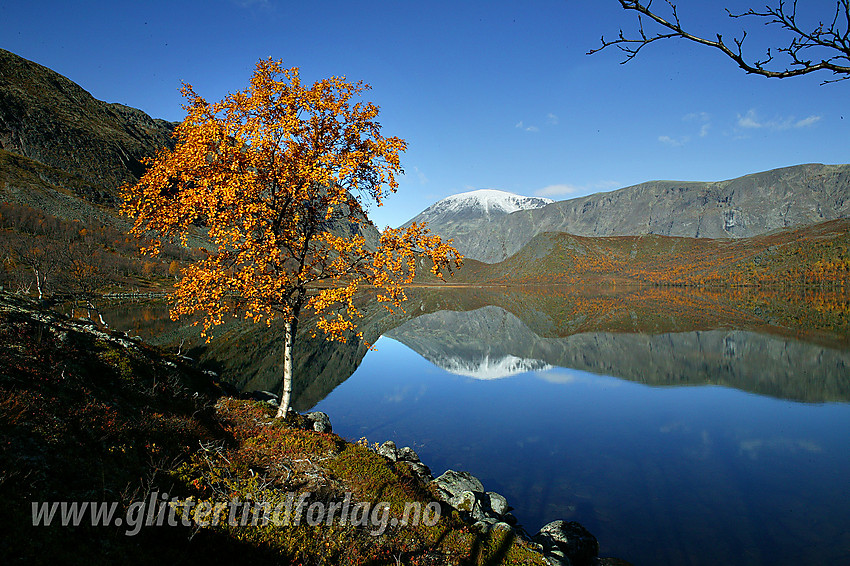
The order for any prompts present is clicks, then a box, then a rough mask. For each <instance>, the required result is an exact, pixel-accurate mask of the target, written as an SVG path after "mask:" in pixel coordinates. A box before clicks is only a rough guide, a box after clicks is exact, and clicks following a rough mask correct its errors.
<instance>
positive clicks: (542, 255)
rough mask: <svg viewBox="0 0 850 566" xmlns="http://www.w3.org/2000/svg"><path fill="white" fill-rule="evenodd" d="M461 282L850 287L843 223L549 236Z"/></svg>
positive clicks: (468, 271)
mask: <svg viewBox="0 0 850 566" xmlns="http://www.w3.org/2000/svg"><path fill="white" fill-rule="evenodd" d="M461 281H462V282H467V283H473V282H474V283H490V284H511V285H515V284H523V285H528V284H544V285H545V284H553V283H556V284H560V283H567V284H590V283H593V282H604V283H606V284H615V285H616V284H620V285H629V284H632V285H634V284H647V283H648V284H653V285H660V286H685V287H718V286H719V287H730V286H757V287H772V288H786V289H788V288H804V287H805V288H823V289H834V290H836V291H841V290H844V289H847V290H850V220H847V219H839V220H833V221H830V222H823V223H820V224H814V225H811V226H805V227H801V228H795V229H787V230H781V231H778V232H775V233H772V234H765V235H761V236H755V237H752V238H741V239H727V240H713V239H708V238H682V237H669V236H658V235H643V236H611V237H599V238H594V237H584V236H575V235H572V234H566V233H559V232H548V233H543V234H539V235H537V236H536V237H535V238H533V239H532V240H531V241H530V242H529V243H528V244H527V245H526V246H525V247H523V249H521V250H520V251H519V252H517V253H516V254H514V255H513V256H511V257H509V258H508V259H506V260H504V261H503V262H500V263H496V264H482V263H479V262H467V267H466V268H465V269H464V270H463V271H462V272H461V274H460V277H459V278H458V282H461Z"/></svg>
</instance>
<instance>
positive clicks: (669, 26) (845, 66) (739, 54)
mask: <svg viewBox="0 0 850 566" xmlns="http://www.w3.org/2000/svg"><path fill="white" fill-rule="evenodd" d="M619 2H620V5H621V6H622V7H623V9H624V10H632V11H635V12H637V13H638V31H637V37H627V36H626V35H625V33H624V32H623V30H620V32H619V34H618V36H617V39H614V40H610V41H609V40H606V39H605V37H604V36H603V37H602V38H601V42H602V46H601V47H598V48H596V49H591V50H590V51H588V52H587V54H588V55H592V54H594V53H598V52H599V51H602V50H603V49H605V48H607V47H610V46H612V45H614V46H616V47H617V48H618V49H620V50H621V51H622V52H623V53H625V55H626V57H625V59H624V60H623V61H621V63H628V62H629V61H631V60H632V59H634V58H635V57H636V56H637V55H638V53H640V51H641V49H643V48H644V47H646V46H647V45H649V44H650V43H654V42H656V41H659V40H663V39H672V38H681V39H687V40H688V41H692V42H694V43H698V44H700V45H706V46H708V47H712V48H714V49H717V50H718V51H720V52H721V53H723V54H724V55H726V56H727V57H728V58H730V59H732V60H733V61H734V62H735V63H736V64H737V65H738V67H740V68H741V69H743V70H744V71H745V72H747V73H750V74H754V75H760V76H763V77H770V78H778V79H784V78H788V77H796V76H800V75H806V74H809V73H813V72H816V71H831V72H832V73H833V74H834V75H838V76H839V78H837V79H834V80H825V81H824V84H825V83H831V82H837V81H841V80H845V79H848V78H850V0H837V1H836V4H835V13H834V14H833V15H832V17H831V18H830V20H827V21H828V22H829V23H828V24H824V23H823V21H819V22H818V24H817V26H815V27H814V28H813V29H812V30H810V31H806V29H805V28H804V27H803V25H802V24H800V23H799V22H798V20H797V0H794V1H793V2H792V3H791V6H790V8H789V7H787V4H786V2H785V0H778V5H776V7H771V6H765V8H764V10H763V11H757V10H753V9H752V8H751V9H749V10H747V11H746V12H743V13H741V14H734V13H732V12H730V11H729V10H727V11H726V12H727V14H728V15H729V17H731V18H744V17H756V18H761V19H762V20H763V21H764V24H765V25H775V26H779V27H780V28H782V29H783V30H785V31H786V32H788V33H790V34H791V40H790V42H789V44H788V45H787V46H786V47H778V48H776V49H775V51H776V52H777V53H783V54H785V55H786V56H787V57H788V58H789V59H790V62H789V64H787V65H785V66H784V67H783V66H781V65H779V66H778V67H773V68H771V64H772V63H774V62H775V61H774V56H773V53H772V52H771V50H770V49H768V50H767V54H766V58H765V59H762V60H758V59H756V60H748V59H747V58H746V57H745V56H744V51H743V45H744V41H745V40H746V38H747V32H746V31H744V32H743V34H742V36H741V37H740V39H739V38H733V40H732V41H733V43H734V46H731V45H729V44H727V43H726V42H724V40H723V36H722V35H721V34H719V33H718V34H717V36H716V39H714V40H712V39H706V38H704V37H700V36H698V35H694V34H692V33H690V32H688V31H687V30H686V29H685V28H684V27H683V26H682V23H681V21H680V20H679V14H678V10H677V8H676V4H673V3H672V2H671V0H665V2H666V3H667V5H668V6H669V8H670V12H671V16H669V17H666V18H665V17H662V16H661V15H659V14H658V13H657V12H656V11H653V10H652V9H651V5H652V0H649V2H646V4H642V3H641V2H640V1H638V0H619ZM644 18H649V19H650V20H652V21H654V22H655V23H656V24H657V25H659V26H661V27H662V28H663V30H662V31H661V32H659V33H656V34H654V35H648V34H647V33H646V31H645V30H644V23H643V20H644ZM811 49H818V50H820V53H821V55H823V54H824V53H823V51H824V50H825V51H826V53H825V54H826V55H828V56H826V57H821V58H820V60H819V61H818V60H816V59H817V57H813V58H809V57H807V56H806V54H807V53H809V50H811Z"/></svg>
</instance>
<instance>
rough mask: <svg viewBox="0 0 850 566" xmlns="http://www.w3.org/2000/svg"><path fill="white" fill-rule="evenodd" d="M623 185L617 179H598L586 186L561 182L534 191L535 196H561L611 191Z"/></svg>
mask: <svg viewBox="0 0 850 566" xmlns="http://www.w3.org/2000/svg"><path fill="white" fill-rule="evenodd" d="M621 186H622V185H621V184H620V183H618V182H617V181H598V182H596V183H591V184H590V185H585V186H581V187H580V186H577V185H570V184H567V183H561V184H557V185H548V186H546V187H543V188H542V189H537V190H536V191H534V196H536V197H551V198H555V197H559V196H565V195H573V194H590V193H595V192H599V191H610V190H612V189H617V188H619V187H621Z"/></svg>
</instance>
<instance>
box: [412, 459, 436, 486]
mask: <svg viewBox="0 0 850 566" xmlns="http://www.w3.org/2000/svg"><path fill="white" fill-rule="evenodd" d="M407 465H408V466H410V469H411V471H413V473H414V474H415V475H416V477H418V478H419V480H420V481H421V482H422V483H425V484H427V483H428V482H430V481H431V480H433V479H434V476H432V475H431V469H430V468H429V467H428V466H426V465H425V464H423V463H422V462H407Z"/></svg>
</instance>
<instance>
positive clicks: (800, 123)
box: [794, 115, 821, 128]
mask: <svg viewBox="0 0 850 566" xmlns="http://www.w3.org/2000/svg"><path fill="white" fill-rule="evenodd" d="M820 118H821V117H820V116H814V115H812V116H809V117H808V118H803V119H802V120H799V121H798V122H797V123H796V124H794V127H795V128H807V127H809V126H811V125H812V124H814V123H816V122H820Z"/></svg>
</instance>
